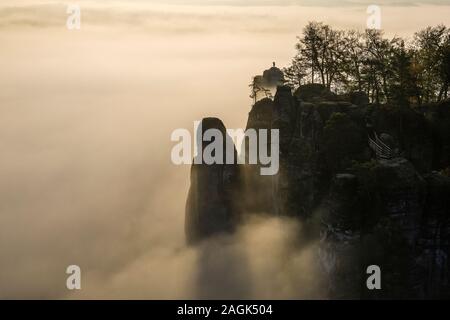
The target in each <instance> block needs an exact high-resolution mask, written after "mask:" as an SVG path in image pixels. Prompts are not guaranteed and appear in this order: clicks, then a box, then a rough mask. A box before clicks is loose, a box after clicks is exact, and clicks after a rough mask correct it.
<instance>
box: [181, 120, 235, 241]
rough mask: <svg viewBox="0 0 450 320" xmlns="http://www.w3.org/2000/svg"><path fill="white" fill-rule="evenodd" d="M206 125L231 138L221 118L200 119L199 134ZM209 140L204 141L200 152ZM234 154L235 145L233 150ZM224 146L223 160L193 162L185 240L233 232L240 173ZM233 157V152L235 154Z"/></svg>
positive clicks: (203, 130)
mask: <svg viewBox="0 0 450 320" xmlns="http://www.w3.org/2000/svg"><path fill="white" fill-rule="evenodd" d="M208 129H217V130H219V131H220V132H221V133H222V134H223V136H224V137H227V139H231V138H230V137H229V136H228V135H227V133H226V129H225V126H224V125H223V123H222V121H220V120H219V119H217V118H205V119H203V120H202V135H203V133H204V132H205V131H206V130H208ZM210 143H212V141H211V142H209V143H208V142H203V143H202V145H201V146H199V147H198V150H201V151H202V152H203V151H204V150H205V148H206V147H207V146H208V145H209V144H210ZM232 152H233V153H234V154H236V149H234V148H233V151H232ZM226 156H227V148H226V145H225V144H223V161H222V162H223V164H206V163H201V164H193V165H192V167H191V185H190V188H189V193H188V199H187V202H186V218H185V232H186V238H187V241H188V243H191V244H192V243H196V242H198V241H200V240H202V239H204V238H206V237H209V236H211V235H216V234H219V233H224V232H232V231H233V229H234V227H235V226H236V223H237V222H238V219H239V217H240V216H241V209H240V206H241V196H240V195H241V192H240V189H241V181H240V179H241V173H240V168H239V166H238V164H237V163H234V164H226V161H225V159H226ZM234 159H236V156H234Z"/></svg>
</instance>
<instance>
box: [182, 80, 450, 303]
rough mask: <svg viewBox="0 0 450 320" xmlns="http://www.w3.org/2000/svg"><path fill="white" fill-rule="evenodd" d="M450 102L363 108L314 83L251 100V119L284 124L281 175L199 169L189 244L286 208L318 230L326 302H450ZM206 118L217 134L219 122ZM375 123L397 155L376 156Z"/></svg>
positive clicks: (355, 99)
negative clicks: (374, 283) (373, 273)
mask: <svg viewBox="0 0 450 320" xmlns="http://www.w3.org/2000/svg"><path fill="white" fill-rule="evenodd" d="M448 110H450V109H448V102H444V103H441V104H440V105H439V106H436V107H435V109H433V108H431V109H429V110H427V112H425V114H426V117H425V116H424V115H423V114H421V113H419V112H417V111H415V110H406V111H405V110H400V109H399V108H397V109H396V108H393V107H386V108H384V107H375V106H372V105H368V104H367V100H366V98H365V97H364V95H363V94H356V95H347V96H336V95H334V94H331V93H330V92H329V91H328V90H326V89H325V88H324V87H323V86H320V85H309V86H304V87H300V88H299V89H298V90H297V92H296V93H295V94H294V95H293V94H292V93H291V89H290V88H289V87H287V86H279V87H278V88H277V93H276V95H275V98H274V100H273V101H272V100H271V99H263V100H261V101H259V102H257V103H256V104H255V105H254V106H253V108H252V110H251V112H250V114H249V119H248V123H247V129H249V128H253V129H267V130H270V129H279V131H280V134H279V137H280V141H279V146H280V158H279V159H280V168H279V172H278V174H276V175H275V176H261V175H260V173H259V169H260V165H259V164H256V165H246V166H245V169H244V173H243V174H242V175H240V171H241V170H240V168H239V166H237V165H213V166H206V165H194V166H193V167H192V172H191V189H190V191H189V197H188V204H187V208H186V234H187V236H188V240H189V241H190V242H195V241H198V240H199V239H202V238H204V237H207V236H208V235H212V234H216V233H220V232H224V231H232V230H233V227H234V226H235V225H236V221H237V219H236V217H239V216H241V215H242V214H245V213H250V212H251V213H254V212H264V213H271V214H273V215H280V216H292V217H296V218H298V219H300V220H301V221H302V222H304V225H305V226H308V227H307V228H311V229H314V230H319V232H317V233H318V235H317V236H320V245H319V250H318V252H317V257H318V261H319V262H320V265H321V266H322V268H323V273H324V274H325V275H326V278H327V280H328V281H327V283H328V288H327V292H328V295H329V296H330V297H331V298H347V299H348V298H354V299H358V298H369V299H389V298H450V263H449V262H450V261H449V257H450V204H449V201H450V200H449V199H450V178H449V177H448V176H446V175H448V172H450V169H447V171H446V169H445V168H446V167H447V166H448V159H449V155H448V154H449V152H448V150H447V149H448V145H449V143H448V140H449V138H448V137H447V135H446V134H445V133H447V131H448V127H450V126H446V123H447V121H448V118H449V117H448V114H449V112H448ZM204 121H205V128H207V127H208V126H209V127H214V128H219V129H220V130H224V127H223V124H222V123H221V122H220V120H218V119H209V120H206V119H205V120H204ZM205 128H204V129H205ZM374 131H375V132H378V135H379V136H380V137H381V139H382V141H384V143H386V144H388V145H389V146H390V147H391V148H393V149H396V150H397V149H398V150H399V152H396V153H395V156H397V155H398V157H396V158H393V159H386V160H381V159H380V160H377V159H376V158H375V155H374V154H373V153H371V151H370V149H369V147H368V144H367V143H366V140H365V139H367V137H368V134H369V133H371V132H372V133H373V132H374ZM353 133H354V134H353ZM330 136H331V138H334V139H330ZM355 137H360V138H361V139H353V138H355ZM355 141H356V142H358V143H356V142H355ZM268 143H270V140H269V141H268ZM341 144H342V145H341ZM348 146H351V148H347V147H348ZM347 158H348V159H347ZM330 159H337V160H339V162H340V165H339V166H336V165H334V164H333V161H330ZM341 160H342V161H341ZM335 162H337V161H335ZM247 163H248V161H247ZM432 168H435V169H438V170H440V171H442V173H438V172H431V170H432ZM446 172H447V173H446ZM241 176H242V177H243V180H240V177H241ZM241 188H243V189H241ZM236 190H243V192H240V191H238V192H236ZM240 195H242V196H243V198H244V199H245V200H243V199H242V198H238V197H239V196H240ZM239 204H245V210H244V212H243V211H242V210H241V209H240V208H239ZM317 221H319V222H317ZM318 225H320V226H318ZM304 231H305V230H303V234H304V233H305V232H304ZM319 233H320V234H319ZM302 236H304V235H302ZM311 236H312V237H315V236H316V235H315V231H314V232H311ZM302 239H303V237H302ZM314 239H315V240H317V238H314ZM369 265H378V266H380V268H381V270H382V288H383V289H382V290H368V289H367V287H366V282H365V280H366V279H367V274H366V268H367V267H368V266H369Z"/></svg>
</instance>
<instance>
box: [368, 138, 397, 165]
mask: <svg viewBox="0 0 450 320" xmlns="http://www.w3.org/2000/svg"><path fill="white" fill-rule="evenodd" d="M374 136H375V139H372V138H371V137H370V136H368V138H369V147H370V148H371V149H372V150H373V151H374V152H375V154H376V155H377V159H392V158H393V157H394V152H393V151H392V149H391V148H390V147H389V146H388V145H387V144H386V143H384V142H383V141H382V140H381V139H380V138H378V135H377V133H376V132H374Z"/></svg>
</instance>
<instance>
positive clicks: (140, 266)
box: [0, 0, 450, 298]
mask: <svg viewBox="0 0 450 320" xmlns="http://www.w3.org/2000/svg"><path fill="white" fill-rule="evenodd" d="M168 2H169V3H172V4H177V5H167V3H168ZM344 2H345V4H346V5H345V6H343V5H341V4H342V3H344ZM388 2H389V3H391V4H393V3H396V4H401V5H396V6H391V5H383V6H382V26H383V28H384V29H385V32H386V33H387V34H388V35H395V34H397V35H403V36H410V35H412V33H413V32H415V31H417V30H418V29H420V28H422V27H425V26H427V25H435V24H438V23H444V24H446V25H448V24H449V17H450V5H449V1H411V2H409V1H381V2H378V3H382V4H386V3H388ZM67 3H79V4H80V5H81V10H82V11H81V13H82V20H81V30H78V31H69V30H67V29H66V19H67V16H68V15H67V13H66V8H67V7H66V5H67ZM206 3H207V4H208V5H205V4H206ZM367 3H372V1H294V0H291V1H288V0H286V1H276V2H275V1H263V0H258V1H248V0H246V1H237V0H236V1H226V0H220V1H219V0H217V1H200V0H199V1H175V0H173V1H164V2H163V1H144V0H142V1H137V0H134V1H29V0H19V1H17V0H14V1H12V0H6V1H5V0H0V70H1V72H0V88H1V90H0V137H1V138H0V154H1V157H0V257H1V259H0V298H5V297H24V298H41V297H42V298H65V297H89V298H110V297H122V298H127V297H130V298H131V297H133V298H177V297H178V298H179V297H196V296H202V295H203V296H204V295H210V296H215V297H218V296H220V294H219V293H223V294H230V295H232V294H235V296H236V297H238V296H244V297H265V298H268V297H311V296H314V294H313V293H311V292H305V288H309V289H311V290H313V288H314V285H313V284H312V283H315V280H317V278H316V276H317V275H315V274H314V273H313V271H312V270H311V266H310V265H309V264H308V263H307V262H309V261H310V254H311V251H310V250H309V248H308V250H290V249H289V250H288V249H286V248H290V247H289V243H290V241H291V239H290V235H291V233H292V232H297V231H295V230H296V226H293V225H292V223H286V222H285V221H278V220H270V221H266V222H262V223H261V222H258V223H256V224H252V225H256V227H254V228H250V227H244V228H242V230H241V231H240V232H239V233H238V235H237V236H236V238H234V239H225V240H223V241H225V244H223V243H222V242H212V243H210V244H208V245H207V246H206V247H205V248H201V249H199V250H190V249H187V248H186V247H185V246H184V230H183V228H184V226H183V223H184V204H185V198H186V193H187V189H188V186H189V167H186V166H182V167H176V166H174V165H172V164H171V162H170V150H171V147H172V146H173V144H172V143H171V141H170V133H171V132H172V130H174V129H176V128H180V127H186V128H191V126H192V122H193V121H194V120H199V119H201V118H202V117H205V116H217V117H219V118H221V119H222V120H223V121H224V123H225V125H226V126H227V127H229V128H238V127H243V126H245V124H246V120H247V115H248V112H249V110H250V107H251V99H250V98H249V97H248V96H249V88H248V84H249V83H250V80H251V78H252V76H253V75H255V74H258V73H261V72H262V71H263V70H264V69H265V68H267V67H269V66H271V63H272V61H276V62H277V63H278V65H280V66H284V65H286V64H287V63H288V62H289V59H290V58H291V57H292V55H293V54H294V44H295V37H296V35H298V34H299V33H300V31H301V29H302V27H303V26H304V25H305V24H306V23H307V22H308V21H310V20H319V21H323V22H325V23H329V24H332V25H333V26H335V27H339V28H358V29H363V28H364V27H365V23H366V18H367V14H366V4H367ZM412 3H414V4H415V5H414V6H411V4H412ZM211 4H214V5H211ZM250 4H251V5H250ZM274 4H276V6H269V5H274ZM293 4H303V5H304V6H299V5H293ZM436 4H445V5H444V6H442V5H439V6H437V5H436ZM287 5H291V6H287ZM292 5H293V6H292ZM293 230H294V231H293ZM267 234H270V235H271V236H270V237H269V238H264V239H265V240H266V242H264V241H262V242H261V237H263V235H264V237H266V235H267ZM236 241H241V242H238V243H244V244H245V245H236V243H237V242H236ZM218 245H220V246H221V248H223V247H225V249H224V250H217V246H218ZM238 248H240V249H238ZM217 252H220V253H221V254H220V256H219V255H217ZM215 253H216V254H215ZM245 260H249V261H248V265H247V266H246V267H244V261H245ZM69 264H78V265H80V267H81V268H82V275H83V278H82V279H83V280H82V286H83V289H82V290H81V291H80V292H76V293H73V292H69V291H68V290H67V289H66V288H65V278H66V274H65V268H66V267H67V266H68V265H69ZM231 267H235V268H238V269H239V270H241V272H234V273H233V274H234V276H233V275H230V274H229V273H228V274H227V273H226V272H225V271H226V270H234V269H233V268H231ZM202 270H203V271H204V272H205V274H206V275H207V276H208V277H206V279H208V281H207V283H206V282H205V281H204V279H205V278H203V279H200V280H199V274H203V273H202V272H200V271H202ZM246 270H248V271H249V272H250V273H251V274H252V277H253V278H252V277H250V278H252V281H251V282H250V283H249V282H245V281H242V277H246V273H245V271H246ZM299 270H300V271H299ZM268 275H270V276H268ZM274 275H275V276H274ZM233 277H234V278H233ZM200 278H201V277H200ZM219 278H224V279H226V280H227V281H224V282H227V283H228V284H230V283H231V284H238V283H239V284H241V285H240V286H239V285H236V286H232V285H231V286H230V285H228V286H226V285H225V284H224V282H220V281H218V279H219ZM264 279H266V280H267V281H266V280H264ZM216 280H217V281H216ZM224 285H225V286H224ZM299 287H302V288H299ZM195 288H197V289H195ZM199 288H200V289H199Z"/></svg>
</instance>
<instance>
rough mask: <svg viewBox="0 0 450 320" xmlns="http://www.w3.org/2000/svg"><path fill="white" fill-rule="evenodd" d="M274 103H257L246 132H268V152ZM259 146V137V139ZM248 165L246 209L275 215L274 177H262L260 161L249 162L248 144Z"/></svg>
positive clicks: (265, 101) (246, 171) (247, 150)
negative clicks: (249, 130)
mask: <svg viewBox="0 0 450 320" xmlns="http://www.w3.org/2000/svg"><path fill="white" fill-rule="evenodd" d="M273 109H274V103H273V101H272V100H271V99H268V98H266V99H262V100H260V101H258V102H257V103H255V105H254V106H253V107H252V110H251V111H250V113H249V115H248V122H247V127H246V130H248V129H254V130H256V131H257V132H259V130H267V132H268V139H267V150H270V143H271V139H270V138H271V137H270V130H271V128H272V117H273ZM257 140H258V145H259V137H257ZM245 155H246V157H245V158H246V162H245V163H246V164H245V166H244V190H245V198H244V199H245V200H244V201H245V209H246V211H247V212H251V213H266V214H267V213H268V214H272V213H273V195H272V194H273V177H272V176H270V175H261V171H260V170H261V167H262V164H261V163H260V161H259V159H257V163H256V164H251V163H250V162H249V147H248V144H246V153H245Z"/></svg>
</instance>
